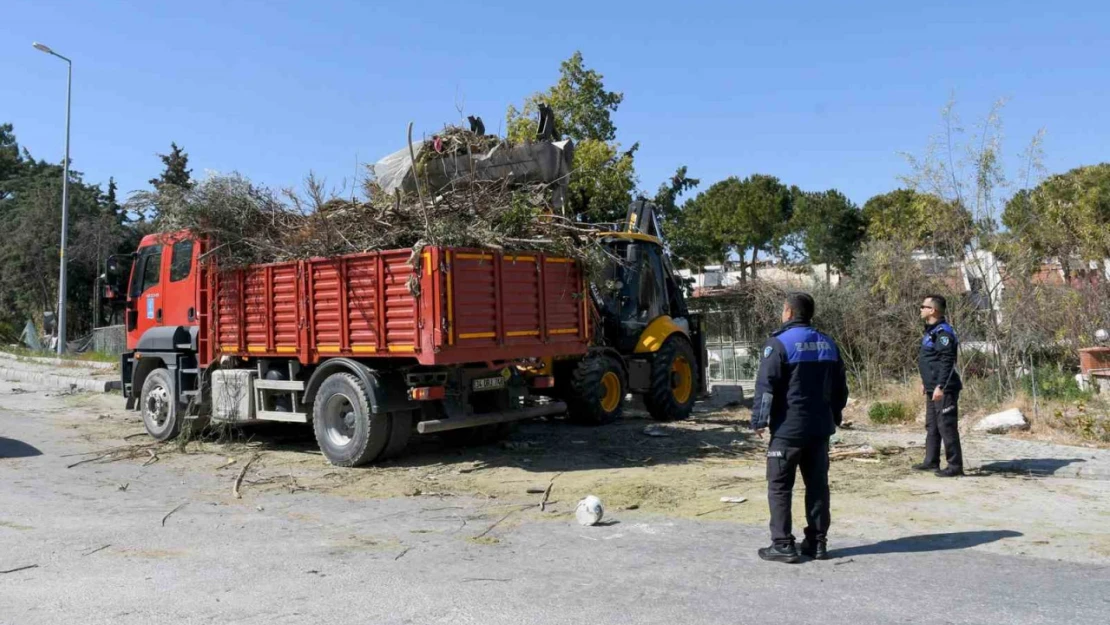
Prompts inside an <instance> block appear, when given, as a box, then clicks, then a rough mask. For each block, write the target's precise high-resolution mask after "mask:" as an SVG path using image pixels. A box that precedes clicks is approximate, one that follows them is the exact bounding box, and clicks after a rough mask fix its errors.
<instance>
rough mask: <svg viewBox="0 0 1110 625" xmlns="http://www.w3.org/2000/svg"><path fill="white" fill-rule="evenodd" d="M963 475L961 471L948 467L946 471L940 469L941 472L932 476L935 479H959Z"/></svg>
mask: <svg viewBox="0 0 1110 625" xmlns="http://www.w3.org/2000/svg"><path fill="white" fill-rule="evenodd" d="M963 474H964V470H963V469H959V468H954V467H948V468H946V469H941V470H939V471H937V472H936V473H934V474H933V475H935V476H937V477H961V476H963Z"/></svg>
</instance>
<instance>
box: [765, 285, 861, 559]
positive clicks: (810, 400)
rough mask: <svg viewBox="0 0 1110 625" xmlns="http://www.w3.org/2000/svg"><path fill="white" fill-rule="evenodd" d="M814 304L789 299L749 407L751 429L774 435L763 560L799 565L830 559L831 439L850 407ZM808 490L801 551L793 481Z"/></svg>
mask: <svg viewBox="0 0 1110 625" xmlns="http://www.w3.org/2000/svg"><path fill="white" fill-rule="evenodd" d="M813 309H814V305H813V298H812V297H810V296H809V294H807V293H790V294H788V295H787V296H786V301H785V302H784V303H783V307H782V323H783V325H782V327H781V328H779V329H778V330H777V331H776V332H775V333H774V334H772V335H771V338H770V339H768V341H767V343H766V345H765V346H764V348H763V352H762V354H761V355H762V358H761V360H760V364H759V377H758V379H757V380H756V386H755V398H754V402H753V405H752V429H754V430H756V431H757V432H759V433H760V435H762V431H763V429H764V428H768V427H769V428H770V430H771V442H770V444H769V445H768V448H767V502H768V504H769V507H770V509H771V539H772V544H771V546H770V547H766V548H764V549H760V550H759V557H760V558H763V559H764V560H770V561H773V562H797V561H798V559H799V556H798V554H799V551H800V552H801V554H802V555H806V556H809V557H811V558H816V559H818V560H823V559H825V558H826V557H827V553H828V549H827V546H826V536H827V533H828V531H829V522H830V514H829V437H830V436H832V435H833V433H834V432H835V431H836V426H838V425H840V422H841V420H842V418H843V411H844V405H845V404H846V403H847V402H848V384H847V380H846V376H845V373H844V361H843V360H841V358H840V350H839V349H838V348H837V346H836V343H835V342H833V340H832V339H830V338H829V337H827V336H825V335H824V334H822V333H820V332H818V331H817V330H815V329H813V327H812V326H811V325H810V323H811V320H812V319H813ZM799 468H800V469H801V471H802V480H803V481H804V482H805V485H806V497H805V505H806V528H805V540H804V541H802V544H801V548H800V550H799V548H798V547H797V546H795V544H794V534H793V533H791V521H792V520H791V501H792V499H793V494H794V477H795V475H796V471H797V469H799Z"/></svg>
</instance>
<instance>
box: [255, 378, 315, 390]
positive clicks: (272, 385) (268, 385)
mask: <svg viewBox="0 0 1110 625" xmlns="http://www.w3.org/2000/svg"><path fill="white" fill-rule="evenodd" d="M254 388H256V389H262V390H266V391H303V390H304V382H302V381H300V380H255V382H254Z"/></svg>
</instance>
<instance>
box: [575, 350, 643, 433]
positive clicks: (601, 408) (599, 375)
mask: <svg viewBox="0 0 1110 625" xmlns="http://www.w3.org/2000/svg"><path fill="white" fill-rule="evenodd" d="M627 392H628V380H627V379H626V377H625V374H624V369H623V368H622V367H621V363H620V362H618V361H617V360H616V359H615V358H613V357H611V356H604V355H593V356H587V357H586V358H583V359H582V360H580V361H579V362H578V366H577V367H575V368H574V371H573V372H572V373H571V375H570V384H569V392H568V393H567V396H566V401H567V420H569V421H570V422H571V423H578V424H581V425H605V424H607V423H612V422H614V421H616V420H617V419H619V418H620V416H621V413H622V412H623V411H624V396H625V394H626V393H627Z"/></svg>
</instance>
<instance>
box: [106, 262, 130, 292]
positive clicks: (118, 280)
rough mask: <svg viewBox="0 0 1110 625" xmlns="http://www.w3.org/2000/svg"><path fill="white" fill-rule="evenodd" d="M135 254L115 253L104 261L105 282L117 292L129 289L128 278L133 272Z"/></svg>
mask: <svg viewBox="0 0 1110 625" xmlns="http://www.w3.org/2000/svg"><path fill="white" fill-rule="evenodd" d="M133 258H134V254H115V255H112V256H109V257H108V260H106V261H105V262H104V283H105V284H107V285H108V286H109V287H111V289H112V290H113V291H115V292H117V293H123V292H124V291H126V289H127V278H128V276H129V274H130V273H131V262H132V259H133Z"/></svg>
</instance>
